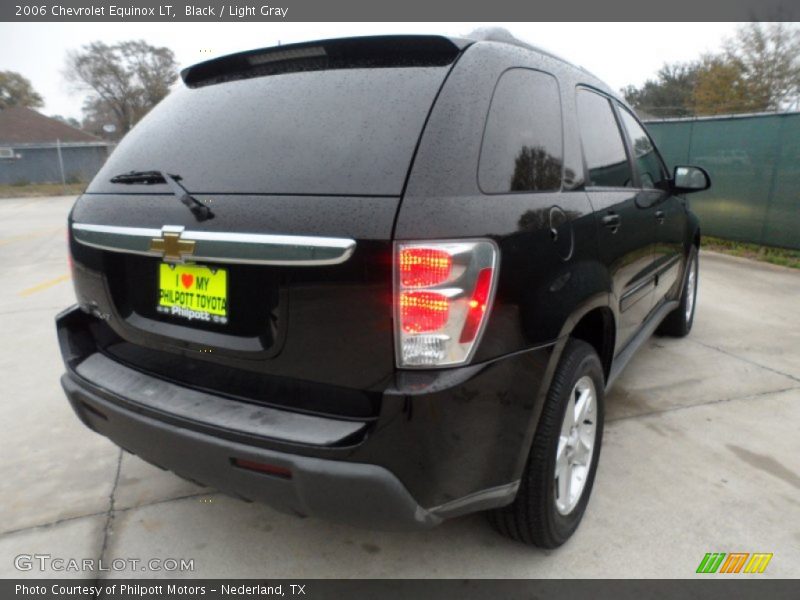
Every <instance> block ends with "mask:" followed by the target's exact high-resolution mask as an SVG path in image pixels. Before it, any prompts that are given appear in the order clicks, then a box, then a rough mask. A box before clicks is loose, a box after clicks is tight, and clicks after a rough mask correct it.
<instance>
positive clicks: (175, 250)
mask: <svg viewBox="0 0 800 600" xmlns="http://www.w3.org/2000/svg"><path fill="white" fill-rule="evenodd" d="M182 233H183V228H182V227H181V228H177V227H176V228H167V227H165V228H164V229H163V230H162V232H161V237H160V238H153V239H151V240H150V251H152V252H161V253H162V257H163V259H164V260H165V261H166V262H184V260H186V257H187V256H192V255H193V254H194V250H195V247H196V246H197V242H194V241H192V240H182V239H181V234H182Z"/></svg>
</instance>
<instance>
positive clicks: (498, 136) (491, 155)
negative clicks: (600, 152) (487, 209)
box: [478, 69, 563, 194]
mask: <svg viewBox="0 0 800 600" xmlns="http://www.w3.org/2000/svg"><path fill="white" fill-rule="evenodd" d="M562 144H563V142H562V133H561V100H560V97H559V93H558V83H557V82H556V80H555V78H554V77H553V76H552V75H548V74H546V73H542V72H540V71H532V70H530V69H511V70H509V71H506V72H505V73H504V74H503V75H502V76H501V77H500V81H499V82H498V83H497V88H496V89H495V92H494V97H493V98H492V105H491V107H490V108H489V116H488V117H487V119H486V131H485V133H484V137H483V146H482V148H481V158H480V163H479V165H478V182H479V184H480V187H481V190H483V192H485V193H488V194H502V193H507V192H546V191H555V190H559V189H561V171H562V162H563V158H562V153H563V148H562Z"/></svg>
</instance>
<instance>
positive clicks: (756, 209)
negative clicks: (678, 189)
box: [646, 113, 800, 249]
mask: <svg viewBox="0 0 800 600" xmlns="http://www.w3.org/2000/svg"><path fill="white" fill-rule="evenodd" d="M646 125H647V128H648V129H649V130H650V133H651V134H652V136H653V138H654V139H655V141H656V144H657V145H658V147H659V149H660V150H661V152H662V154H663V155H664V160H665V161H666V162H667V164H668V165H669V167H670V168H672V167H674V166H675V165H679V164H689V165H698V166H700V167H703V168H705V169H706V170H707V171H708V172H709V174H710V175H711V182H712V186H711V189H710V190H708V191H705V192H700V193H697V194H692V195H691V196H689V199H690V202H691V207H692V210H693V211H694V212H695V213H696V214H697V215H698V216H699V217H700V222H701V229H702V232H703V234H704V235H711V236H716V237H721V238H726V239H731V240H738V241H743V242H754V243H757V244H764V245H768V246H782V247H785V248H798V249H800V113H777V114H776V113H771V114H759V115H735V116H726V117H701V118H693V119H667V120H658V121H647V122H646Z"/></svg>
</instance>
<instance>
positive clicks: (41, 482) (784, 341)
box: [0, 198, 800, 578]
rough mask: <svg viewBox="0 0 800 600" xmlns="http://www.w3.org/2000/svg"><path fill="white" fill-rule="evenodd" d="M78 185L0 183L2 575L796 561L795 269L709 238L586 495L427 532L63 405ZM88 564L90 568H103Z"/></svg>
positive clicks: (632, 376)
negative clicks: (120, 444)
mask: <svg viewBox="0 0 800 600" xmlns="http://www.w3.org/2000/svg"><path fill="white" fill-rule="evenodd" d="M72 201H73V198H42V199H24V200H22V199H20V200H13V199H12V200H0V281H2V284H0V342H2V343H0V398H2V402H0V423H2V426H1V427H2V437H1V438H0V498H2V503H0V577H19V576H26V575H30V576H36V577H41V576H61V575H63V574H62V573H60V572H53V571H50V572H45V573H40V572H38V571H37V570H34V571H32V572H29V573H21V572H19V571H17V570H16V569H15V568H14V564H13V560H14V557H15V556H17V555H19V554H34V553H47V554H50V555H52V556H54V557H63V558H78V559H82V558H95V559H98V558H101V557H102V558H103V559H104V561H105V562H106V564H108V563H110V561H111V560H112V559H114V558H125V559H128V558H138V559H141V560H148V559H150V558H160V559H164V558H175V559H193V561H194V571H193V572H184V573H165V572H147V573H141V572H139V571H132V570H130V569H129V570H126V571H123V572H120V573H113V574H110V573H102V574H100V575H102V576H104V577H105V576H109V575H114V576H148V577H159V576H167V575H169V576H181V575H183V576H192V577H223V576H224V577H532V578H535V577H693V576H695V575H694V573H695V569H696V567H697V565H698V563H699V562H700V560H701V559H702V557H703V555H704V554H705V553H706V552H714V551H716V552H737V551H741V552H772V553H774V558H773V559H772V562H771V563H770V564H769V567H768V568H767V570H766V572H765V574H764V576H769V577H797V576H798V575H800V567H798V565H800V350H799V349H800V318H798V316H797V307H798V298H800V272H798V271H794V270H789V269H784V268H780V267H774V266H771V265H764V264H760V263H754V262H750V261H747V260H743V259H734V258H729V257H725V256H720V255H712V254H708V253H703V254H702V255H701V275H700V291H699V301H698V302H699V303H698V309H697V316H696V321H695V328H694V330H693V332H692V334H691V335H690V336H689V337H688V338H685V339H682V340H675V339H670V338H659V337H654V338H652V339H651V340H650V341H649V342H648V343H647V344H646V346H645V347H644V348H643V349H642V350H641V351H640V352H639V354H638V355H637V356H636V357H635V358H634V360H633V361H632V362H631V364H630V365H629V366H628V368H627V370H626V372H625V373H624V375H623V376H622V377H621V378H620V380H619V381H618V382H617V384H616V386H615V388H614V390H613V391H612V393H611V395H610V396H609V397H608V398H607V423H606V429H605V439H604V447H603V454H602V456H601V460H600V471H599V473H598V478H597V481H596V484H595V489H594V492H593V495H592V501H591V503H590V505H589V509H588V512H587V514H586V516H585V518H584V521H583V523H582V525H581V527H580V529H579V530H578V532H577V534H576V535H575V537H574V538H573V539H572V540H570V541H569V542H568V543H567V544H566V545H565V546H563V547H562V548H560V549H558V550H555V551H551V552H543V551H540V550H536V549H531V548H527V547H525V546H522V545H519V544H516V543H513V542H511V541H508V540H505V539H504V538H502V537H500V536H499V535H497V534H496V533H495V532H494V531H493V530H492V529H491V528H490V527H489V526H488V524H487V523H486V522H485V520H484V519H483V517H482V516H480V515H475V516H471V517H466V518H461V519H456V520H454V521H450V522H447V523H445V524H444V525H442V526H441V527H439V528H436V529H433V530H431V531H426V532H421V533H416V532H415V533H385V532H372V531H364V530H358V529H353V528H349V527H345V526H341V525H337V524H332V523H326V522H323V521H318V520H315V519H305V520H301V519H296V518H293V517H288V516H285V515H282V514H280V513H277V512H275V511H273V510H271V509H270V508H268V507H265V506H261V505H256V504H247V503H244V502H241V501H239V500H236V499H232V498H228V497H226V496H224V495H222V494H218V493H216V492H214V491H213V490H206V489H203V488H198V487H196V486H194V485H192V484H189V483H187V482H184V481H183V480H181V479H179V478H177V477H175V476H173V475H171V474H170V473H167V472H163V471H160V470H159V469H156V468H155V467H151V466H149V465H147V464H145V463H143V462H142V461H141V460H139V459H138V458H136V457H133V456H131V455H128V454H123V453H122V452H120V450H119V449H117V448H116V447H115V446H114V445H113V444H111V443H110V442H108V441H106V440H105V439H104V438H102V437H100V436H98V435H96V434H94V433H92V432H90V431H89V430H88V429H86V428H85V427H84V426H83V425H81V424H80V423H79V421H78V420H77V419H76V418H75V417H74V415H73V414H72V411H71V410H70V408H69V406H68V404H67V402H66V400H65V398H64V396H63V393H62V392H61V389H60V386H59V383H58V378H59V376H60V374H61V372H62V364H61V359H60V356H59V353H58V348H57V345H56V337H55V331H54V327H53V317H54V316H55V314H56V313H57V312H58V311H60V310H62V309H63V308H65V307H67V306H68V305H69V304H71V303H72V302H73V292H72V287H71V283H70V282H69V281H68V280H67V275H68V267H67V263H66V252H65V242H64V240H65V227H64V224H65V219H66V215H67V212H68V211H69V208H70V206H71V203H72ZM96 575H97V574H96V573H94V572H88V573H84V574H83V576H86V577H94V576H96Z"/></svg>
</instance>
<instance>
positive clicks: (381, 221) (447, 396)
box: [57, 33, 709, 547]
mask: <svg viewBox="0 0 800 600" xmlns="http://www.w3.org/2000/svg"><path fill="white" fill-rule="evenodd" d="M478 37H481V36H478ZM181 76H182V82H180V83H179V85H178V86H177V89H175V90H174V91H173V92H172V93H171V94H170V95H169V96H168V97H167V98H166V99H165V100H164V101H163V102H161V103H160V104H159V105H158V106H157V107H156V108H155V109H154V110H153V111H152V112H151V113H150V114H148V115H147V116H146V117H145V118H144V119H143V120H142V121H141V123H139V124H138V125H137V126H136V127H135V128H134V129H133V130H132V131H131V132H130V133H129V134H128V135H127V136H126V137H125V139H124V140H123V141H122V142H121V143H120V145H119V147H118V148H117V149H116V151H115V152H114V153H113V155H112V156H111V157H110V158H109V159H108V161H107V163H106V164H105V166H104V167H103V168H102V169H101V170H100V172H99V173H98V174H97V176H96V177H95V179H94V180H93V181H92V183H91V184H90V185H89V187H88V188H87V190H86V192H85V193H84V194H83V195H81V196H80V197H79V198H78V200H77V201H76V203H75V206H74V208H73V210H72V212H71V214H70V217H69V232H70V233H69V247H70V253H71V258H72V269H73V277H74V283H75V292H76V295H77V305H76V306H75V307H73V308H71V309H69V310H67V311H65V312H64V313H62V314H61V315H59V316H58V318H57V328H58V335H59V342H60V345H61V351H62V353H63V357H64V361H65V364H66V374H65V375H64V376H63V378H62V384H63V387H64V389H65V390H66V394H67V396H68V398H69V401H70V402H71V404H72V407H73V408H74V410H75V412H76V413H77V414H78V416H79V417H80V419H81V420H82V421H83V422H84V423H85V424H86V425H87V426H88V427H90V428H91V429H93V430H94V431H96V432H98V433H100V434H102V435H104V436H107V437H108V438H110V439H111V440H113V441H114V442H115V443H116V444H118V445H119V446H120V447H122V448H124V449H125V450H127V451H129V452H131V453H134V454H136V455H138V456H140V457H141V458H142V459H144V460H146V461H148V462H150V463H153V464H155V465H158V466H159V467H162V468H164V469H169V470H171V471H174V472H175V473H177V474H179V475H181V476H183V477H185V478H187V479H190V480H192V481H196V482H199V483H202V484H204V485H208V486H213V487H215V488H217V489H220V490H223V491H227V492H229V493H232V494H235V495H237V496H239V497H241V498H244V499H247V500H252V501H261V502H265V503H268V504H270V505H272V506H274V507H276V508H278V509H280V510H283V511H285V512H289V513H292V514H297V515H311V516H317V517H323V518H329V519H335V520H339V521H343V522H350V523H356V524H362V525H365V526H368V527H375V528H404V527H429V526H433V525H436V524H437V523H440V522H441V521H442V520H444V519H448V518H452V517H456V516H459V515H464V514H466V513H471V512H476V511H489V515H490V519H491V521H492V522H493V523H494V525H495V526H496V528H497V529H498V530H499V531H501V532H503V533H505V534H507V535H509V536H511V537H513V538H515V539H518V540H521V541H523V542H526V543H530V544H535V545H538V546H543V547H555V546H558V545H560V544H562V543H564V542H565V541H566V540H567V539H568V538H569V536H570V535H571V534H572V533H573V532H574V531H575V529H576V528H577V526H578V524H579V522H580V520H581V517H582V516H583V513H584V511H585V509H586V505H587V502H588V500H589V495H590V492H591V488H592V483H593V480H594V477H595V473H596V471H597V464H598V458H599V456H600V445H601V439H602V432H603V398H604V393H605V392H606V390H608V389H609V386H610V385H611V384H612V383H613V381H614V380H615V378H616V377H617V376H618V374H619V373H620V371H621V370H622V369H623V367H624V366H625V364H626V363H627V362H628V361H629V359H630V358H631V356H632V354H633V353H634V352H635V350H636V349H637V348H638V347H639V346H641V344H642V342H643V341H645V340H646V339H647V338H648V337H649V336H650V335H651V334H652V333H653V332H654V331H655V330H656V329H659V330H660V332H662V333H664V334H669V335H675V336H683V335H686V334H687V333H688V332H689V330H690V329H691V327H692V320H693V315H694V306H695V302H694V300H695V295H696V286H697V280H698V277H697V269H698V262H697V256H698V245H699V236H700V231H699V226H698V220H697V218H696V217H695V216H693V214H692V213H691V212H690V211H689V210H688V208H687V205H686V200H685V198H684V194H685V193H687V192H690V191H695V190H701V189H705V188H707V187H708V186H709V179H708V176H707V174H706V173H705V172H704V171H702V170H701V169H698V168H694V167H689V166H678V167H675V169H674V171H672V172H668V171H667V169H666V167H665V165H664V162H663V161H662V159H661V157H660V155H659V153H658V151H657V150H656V148H655V147H654V145H653V142H652V140H651V139H650V137H649V135H648V134H647V132H646V131H645V129H644V128H643V126H642V125H641V123H640V122H639V120H638V119H637V117H636V115H635V114H634V113H633V112H632V111H631V109H630V108H629V107H628V106H627V105H626V104H625V102H624V101H622V100H621V99H619V98H618V97H617V96H616V95H615V94H614V93H613V92H612V91H611V90H610V89H609V88H608V87H607V86H606V85H604V84H603V83H601V82H600V81H598V80H597V79H596V78H595V77H593V76H592V75H590V74H589V73H587V72H586V71H584V70H582V69H579V68H577V67H574V66H572V65H570V64H568V63H566V62H564V61H563V60H561V59H559V58H557V57H554V56H552V55H550V54H548V53H546V52H543V51H541V50H537V49H535V48H533V47H531V46H528V45H527V44H524V43H522V42H519V41H516V40H515V39H513V38H510V37H507V36H505V35H502V34H498V33H490V34H488V35H484V36H482V37H481V39H451V38H445V37H435V36H390V37H367V38H349V39H336V40H327V41H319V42H310V43H303V44H295V45H287V46H280V47H275V48H267V49H262V50H255V51H248V52H243V53H239V54H233V55H229V56H224V57H222V58H216V59H213V60H209V61H207V62H204V63H201V64H198V65H195V66H192V67H189V68H187V69H185V70H184V71H183V72H182V73H181Z"/></svg>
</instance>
